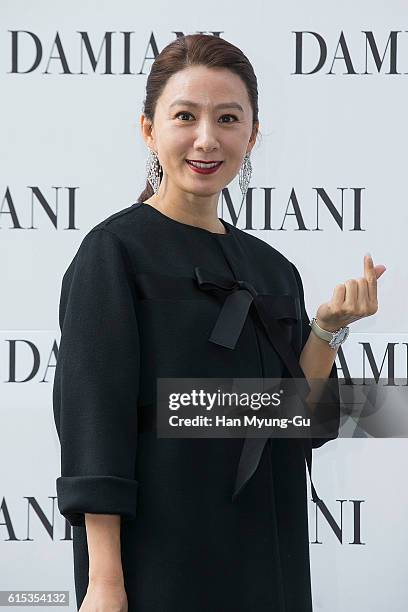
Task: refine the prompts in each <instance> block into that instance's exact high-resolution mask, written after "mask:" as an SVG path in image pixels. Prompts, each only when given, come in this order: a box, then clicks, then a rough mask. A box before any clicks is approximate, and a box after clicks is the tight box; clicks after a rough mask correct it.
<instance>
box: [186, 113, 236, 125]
mask: <svg viewBox="0 0 408 612" xmlns="http://www.w3.org/2000/svg"><path fill="white" fill-rule="evenodd" d="M180 115H190V117H192V116H193V115H192V114H191V113H190V112H188V111H180V112H179V113H177V115H175V117H176V118H178V117H179V116H180ZM223 117H232V118H233V119H234V120H235V121H238V117H236V116H235V115H222V117H221V118H223ZM182 121H183V120H182ZM221 123H234V121H222V122H221Z"/></svg>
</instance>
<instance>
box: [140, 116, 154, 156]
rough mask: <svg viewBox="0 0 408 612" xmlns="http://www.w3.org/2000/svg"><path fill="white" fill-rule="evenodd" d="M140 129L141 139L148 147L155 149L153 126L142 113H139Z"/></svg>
mask: <svg viewBox="0 0 408 612" xmlns="http://www.w3.org/2000/svg"><path fill="white" fill-rule="evenodd" d="M140 129H141V132H142V136H143V140H144V141H145V143H146V144H147V146H148V147H149V149H153V150H155V142H154V128H153V123H152V122H151V121H150V119H148V118H147V117H146V115H145V114H144V113H142V114H141V115H140Z"/></svg>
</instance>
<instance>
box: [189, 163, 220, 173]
mask: <svg viewBox="0 0 408 612" xmlns="http://www.w3.org/2000/svg"><path fill="white" fill-rule="evenodd" d="M186 163H187V164H188V165H189V166H190V168H191V169H192V170H193V172H198V173H199V174H213V173H214V172H216V171H217V170H218V168H219V167H220V166H221V165H222V163H223V162H222V161H217V160H213V161H207V162H205V161H202V160H198V159H197V160H194V159H186ZM198 164H199V165H198ZM213 164H216V165H213Z"/></svg>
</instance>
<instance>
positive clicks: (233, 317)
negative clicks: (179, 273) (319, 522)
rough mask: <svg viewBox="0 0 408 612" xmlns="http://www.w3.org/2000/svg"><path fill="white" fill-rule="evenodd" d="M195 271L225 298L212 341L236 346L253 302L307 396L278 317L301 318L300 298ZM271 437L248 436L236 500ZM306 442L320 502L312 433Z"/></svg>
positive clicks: (201, 285)
mask: <svg viewBox="0 0 408 612" xmlns="http://www.w3.org/2000/svg"><path fill="white" fill-rule="evenodd" d="M194 273H195V276H196V280H197V283H198V286H199V288H200V289H202V290H203V291H210V292H213V293H215V294H217V295H219V296H221V297H222V296H224V298H225V299H224V303H223V305H222V307H221V310H220V313H219V315H218V318H217V320H216V322H215V325H214V327H213V329H212V332H211V335H210V337H209V341H210V342H214V343H215V344H219V345H220V346H224V347H226V348H229V349H234V348H235V346H236V344H237V341H238V338H239V336H240V334H241V332H242V329H243V327H244V324H245V321H246V318H247V316H248V313H249V310H250V307H251V305H253V306H254V307H255V310H256V313H257V314H258V316H259V319H260V321H261V323H262V325H263V327H264V329H265V332H266V335H267V338H268V339H269V341H270V342H271V344H272V346H273V347H274V348H275V350H276V351H277V353H278V354H279V355H280V357H281V358H282V360H283V362H284V364H285V365H286V367H287V369H288V371H289V373H290V374H291V375H292V376H293V378H295V380H296V386H297V390H298V394H299V397H300V399H301V400H302V401H303V400H305V398H306V397H307V395H308V394H309V392H310V386H309V384H308V382H307V380H306V378H305V374H304V372H303V370H302V368H301V367H300V365H299V361H298V358H297V357H296V354H295V352H294V350H293V348H292V346H291V344H290V342H288V340H287V338H286V336H285V334H284V331H283V328H282V326H281V324H279V322H278V321H277V319H282V318H283V319H285V318H289V319H296V320H297V319H301V310H300V302H299V298H297V297H295V298H294V297H293V296H292V295H276V296H274V295H271V294H260V293H258V292H257V290H256V289H255V287H254V286H253V285H252V284H251V283H250V282H248V281H246V280H237V279H232V280H231V279H229V278H225V277H223V276H220V275H218V274H214V273H213V272H211V271H208V270H205V269H204V268H202V267H199V266H196V267H195V268H194ZM267 440H268V438H252V437H245V440H244V443H243V447H242V451H241V456H240V459H239V463H238V468H237V472H236V478H235V484H234V490H233V494H232V501H234V500H235V499H236V497H237V495H238V494H239V493H240V492H241V491H242V489H243V488H244V486H245V485H246V483H247V482H248V480H249V479H250V478H251V477H252V475H253V474H254V473H255V471H256V469H257V467H258V465H259V462H260V459H261V456H262V453H263V450H264V447H265V445H266V443H267ZM302 442H303V450H304V455H305V459H306V463H307V467H308V471H309V476H310V484H311V489H312V499H313V501H314V502H316V503H317V502H319V501H320V498H319V496H318V495H317V492H316V489H315V487H314V485H313V480H312V441H311V438H310V436H308V437H306V438H302Z"/></svg>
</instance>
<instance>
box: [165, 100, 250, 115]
mask: <svg viewBox="0 0 408 612" xmlns="http://www.w3.org/2000/svg"><path fill="white" fill-rule="evenodd" d="M173 106H194V107H196V108H197V107H199V106H200V105H199V104H198V103H197V102H192V101H191V100H175V101H174V102H172V103H171V104H170V108H172V107H173ZM214 108H215V110H218V109H220V108H236V109H237V110H240V111H242V112H244V109H243V108H242V106H241V105H240V104H238V102H221V104H217V105H216V106H214Z"/></svg>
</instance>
